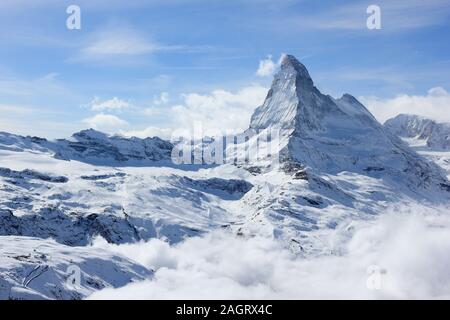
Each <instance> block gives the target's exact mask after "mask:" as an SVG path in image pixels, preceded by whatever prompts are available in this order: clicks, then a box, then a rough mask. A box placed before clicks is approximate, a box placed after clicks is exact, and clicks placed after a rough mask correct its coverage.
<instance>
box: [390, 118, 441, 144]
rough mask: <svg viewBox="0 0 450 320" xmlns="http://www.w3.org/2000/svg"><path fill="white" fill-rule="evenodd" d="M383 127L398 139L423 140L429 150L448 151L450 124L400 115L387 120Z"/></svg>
mask: <svg viewBox="0 0 450 320" xmlns="http://www.w3.org/2000/svg"><path fill="white" fill-rule="evenodd" d="M384 127H385V128H386V129H387V130H388V131H390V132H391V133H393V134H395V135H397V136H399V137H403V138H415V139H418V140H424V141H425V142H426V144H427V145H428V146H429V147H431V148H435V149H436V148H437V149H450V123H438V122H436V121H434V120H431V119H427V118H425V117H421V116H417V115H411V114H401V115H398V116H396V117H395V118H392V119H389V120H387V121H386V122H385V123H384Z"/></svg>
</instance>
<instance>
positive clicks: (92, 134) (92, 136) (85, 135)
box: [72, 128, 109, 140]
mask: <svg viewBox="0 0 450 320" xmlns="http://www.w3.org/2000/svg"><path fill="white" fill-rule="evenodd" d="M72 137H73V138H75V139H76V140H108V138H109V137H108V135H107V134H106V133H103V132H100V131H97V130H94V129H92V128H91V129H86V130H81V131H80V132H76V133H74V134H73V135H72Z"/></svg>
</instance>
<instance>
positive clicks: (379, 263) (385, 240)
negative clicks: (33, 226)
mask: <svg viewBox="0 0 450 320" xmlns="http://www.w3.org/2000/svg"><path fill="white" fill-rule="evenodd" d="M393 212H395V213H387V214H385V215H383V216H381V217H380V218H379V219H377V220H375V221H372V222H367V221H366V222H360V223H357V224H352V226H353V227H354V230H356V232H355V233H354V234H353V236H352V237H351V239H350V240H349V241H348V243H346V244H345V245H344V248H343V249H344V252H346V253H345V254H343V255H342V256H323V257H316V258H300V257H295V256H293V255H292V254H291V253H290V252H289V251H288V250H286V249H285V248H284V247H283V246H282V245H281V244H280V243H279V242H277V241H275V240H273V239H269V238H265V237H254V238H249V239H241V238H237V237H234V236H232V235H230V234H227V233H224V232H213V233H211V234H209V235H207V236H206V237H203V238H191V239H188V240H186V241H185V242H183V243H181V244H179V245H177V246H173V247H170V246H169V245H168V244H167V243H165V242H163V241H160V240H151V241H149V242H148V243H141V244H131V245H120V246H116V245H109V244H107V243H106V242H104V241H102V242H99V241H97V242H96V243H95V244H94V245H95V246H98V247H102V248H104V249H105V250H113V251H115V252H118V253H121V254H124V255H126V256H128V257H129V258H131V259H134V260H136V261H138V262H140V263H141V264H143V265H145V266H147V267H149V268H153V269H154V270H156V273H155V277H154V279H153V280H147V281H143V282H139V283H134V284H130V285H128V286H125V287H123V288H120V289H105V290H102V291H99V292H97V293H94V294H93V295H92V296H91V297H90V298H91V299H296V298H297V299H300V298H302V299H314V298H326V299H331V298H333V299H348V298H350V299H361V298H365V299H381V298H385V299H401V298H406V299H421V298H425V299H427V298H450V274H449V273H448V266H449V265H450V217H449V216H448V214H447V213H448V209H444V208H443V209H438V210H435V211H433V212H430V209H429V208H422V207H411V208H408V209H403V210H400V212H399V210H398V209H397V210H395V211H394V210H393ZM374 270H380V273H375V274H374V273H372V274H370V272H373V271H374ZM381 271H382V272H381ZM368 272H369V273H368ZM374 277H375V278H374ZM374 281H375V282H378V284H379V286H378V285H376V286H373V282H374ZM377 288H378V289H377Z"/></svg>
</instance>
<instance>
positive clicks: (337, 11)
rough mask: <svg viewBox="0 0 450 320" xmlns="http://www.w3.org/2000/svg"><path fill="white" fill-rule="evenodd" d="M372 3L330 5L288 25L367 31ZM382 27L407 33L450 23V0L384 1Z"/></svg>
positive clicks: (293, 20) (293, 19) (300, 16)
mask: <svg viewBox="0 0 450 320" xmlns="http://www.w3.org/2000/svg"><path fill="white" fill-rule="evenodd" d="M371 4H372V2H358V3H356V4H355V3H346V4H339V5H335V4H333V5H330V8H329V10H322V11H321V12H320V13H309V14H308V15H306V14H300V15H296V16H294V17H290V18H287V20H286V23H288V24H290V25H293V26H297V27H301V28H305V29H318V30H366V19H367V17H368V14H367V13H366V9H367V7H368V6H369V5H371ZM376 5H378V6H379V7H380V9H381V20H382V28H383V29H385V30H390V31H399V30H407V29H414V28H421V27H428V26H433V25H440V24H443V23H446V21H447V19H448V17H449V16H450V6H449V1H448V0H429V1H422V0H411V1H402V0H380V1H377V2H376Z"/></svg>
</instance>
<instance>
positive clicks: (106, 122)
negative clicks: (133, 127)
mask: <svg viewBox="0 0 450 320" xmlns="http://www.w3.org/2000/svg"><path fill="white" fill-rule="evenodd" d="M82 122H83V123H85V124H87V125H89V126H90V127H91V128H93V129H96V130H100V131H105V132H108V133H115V132H117V131H119V129H120V128H122V127H125V126H128V122H126V121H125V120H122V119H120V118H119V117H117V116H114V115H111V114H104V113H99V114H96V115H95V116H93V117H90V118H87V119H84V120H83V121H82Z"/></svg>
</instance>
